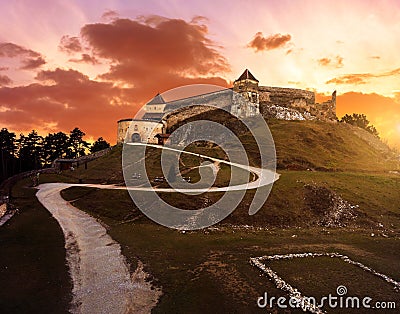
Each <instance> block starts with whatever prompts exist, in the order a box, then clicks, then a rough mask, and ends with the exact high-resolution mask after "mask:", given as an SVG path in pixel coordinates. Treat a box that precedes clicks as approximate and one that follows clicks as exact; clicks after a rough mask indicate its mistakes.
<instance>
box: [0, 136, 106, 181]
mask: <svg viewBox="0 0 400 314" xmlns="http://www.w3.org/2000/svg"><path fill="white" fill-rule="evenodd" d="M84 136H85V133H84V132H82V131H81V130H80V129H79V128H75V129H73V130H72V131H71V132H70V133H69V134H65V133H63V132H58V133H49V134H47V135H46V136H45V137H43V136H40V135H38V133H37V132H36V131H35V130H32V132H30V133H29V134H28V135H26V136H25V135H24V134H20V135H19V138H17V137H16V135H15V133H13V132H9V131H8V130H7V129H6V128H3V129H1V131H0V149H1V166H0V182H1V181H3V180H4V179H6V178H8V177H10V176H12V175H14V174H17V173H20V172H23V171H29V170H37V169H41V168H45V167H49V166H50V165H51V163H52V162H53V160H54V159H57V158H77V157H81V156H84V155H86V152H87V151H88V150H89V151H90V152H91V153H94V152H97V151H100V150H102V149H105V148H108V147H110V144H109V143H107V142H106V141H105V140H104V139H103V138H102V137H100V138H98V139H97V141H96V142H94V143H93V144H92V145H89V143H88V142H86V141H85V140H84V139H83V137H84Z"/></svg>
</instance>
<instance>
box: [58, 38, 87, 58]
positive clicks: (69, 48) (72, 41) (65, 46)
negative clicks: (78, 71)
mask: <svg viewBox="0 0 400 314" xmlns="http://www.w3.org/2000/svg"><path fill="white" fill-rule="evenodd" d="M58 49H60V50H61V51H64V52H66V53H68V54H71V53H76V52H81V51H82V45H81V42H80V40H79V38H78V37H70V36H68V35H65V36H63V37H61V40H60V44H59V45H58Z"/></svg>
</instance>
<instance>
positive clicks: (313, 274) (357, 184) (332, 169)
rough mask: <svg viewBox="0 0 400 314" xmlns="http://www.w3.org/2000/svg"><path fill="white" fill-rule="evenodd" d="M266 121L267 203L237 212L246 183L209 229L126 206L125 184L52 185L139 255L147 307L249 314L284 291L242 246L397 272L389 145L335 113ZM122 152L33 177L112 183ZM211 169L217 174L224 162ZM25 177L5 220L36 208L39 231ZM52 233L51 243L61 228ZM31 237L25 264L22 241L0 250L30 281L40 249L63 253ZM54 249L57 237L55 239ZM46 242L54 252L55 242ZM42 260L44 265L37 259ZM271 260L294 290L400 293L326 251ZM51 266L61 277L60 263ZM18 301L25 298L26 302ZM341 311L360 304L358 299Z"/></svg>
mask: <svg viewBox="0 0 400 314" xmlns="http://www.w3.org/2000/svg"><path fill="white" fill-rule="evenodd" d="M217 118H219V119H220V118H221V117H217ZM225 123H231V124H235V123H236V122H235V121H225ZM268 123H269V126H270V129H271V132H272V134H273V137H274V140H275V145H276V150H277V162H278V170H277V171H278V173H280V174H281V177H280V179H279V180H278V181H277V182H276V183H275V184H274V186H273V188H272V191H271V194H270V196H269V198H268V200H267V202H266V203H265V204H264V206H263V207H262V208H261V209H260V211H259V212H258V213H257V214H255V215H253V216H249V215H248V205H249V203H250V202H251V200H252V196H253V194H254V191H248V192H247V193H246V195H245V197H244V199H243V201H242V202H241V204H240V205H239V206H238V208H236V209H235V211H234V212H233V213H232V214H231V215H230V216H229V217H227V218H226V219H225V220H224V221H222V222H220V223H219V224H217V225H216V226H214V227H213V228H209V229H205V230H199V231H194V232H186V233H182V232H177V231H176V230H171V229H168V228H165V227H162V226H160V225H157V224H156V223H154V222H152V221H150V220H149V219H148V218H147V217H145V216H144V215H143V214H142V213H141V212H140V211H139V210H138V209H137V208H136V207H135V205H134V203H133V202H132V200H131V199H130V197H129V194H128V192H127V191H125V190H103V189H93V188H79V187H72V188H69V189H67V190H64V191H63V192H62V196H63V197H64V198H65V199H66V200H68V201H70V202H71V203H72V204H73V205H74V206H76V207H78V208H79V209H81V210H83V211H86V212H88V213H89V214H90V215H92V216H94V217H95V218H97V219H99V220H101V221H102V223H104V224H105V225H106V226H107V231H108V233H109V234H110V236H111V237H112V238H113V239H114V240H116V241H117V242H118V243H120V244H121V248H122V252H123V254H124V256H125V257H126V259H127V261H128V262H129V264H130V265H131V271H132V272H133V271H134V270H135V265H136V263H137V260H138V259H139V260H140V261H142V262H143V263H144V264H145V267H146V270H147V271H148V272H149V273H151V274H152V275H153V276H154V278H153V281H154V283H155V284H156V285H157V286H158V287H161V288H162V291H163V293H164V294H163V296H162V298H161V299H160V303H159V304H158V305H157V307H156V308H154V313H169V312H174V313H188V312H190V313H204V312H215V309H219V312H229V313H238V312H240V313H253V312H254V313H258V312H259V309H257V308H256V300H257V298H258V297H259V296H262V295H263V293H264V292H265V291H268V294H269V295H271V296H274V297H279V296H287V295H286V294H285V293H283V292H282V291H281V290H278V289H277V288H276V287H275V286H274V285H273V284H272V283H271V281H269V280H268V279H266V278H265V277H264V276H260V274H259V272H258V270H257V269H255V268H254V267H252V266H251V265H250V263H249V258H250V257H253V256H261V255H265V254H267V255H270V254H285V253H293V252H339V253H342V254H346V255H348V256H349V257H350V258H352V259H353V260H356V261H360V262H362V263H363V264H365V265H367V266H369V267H372V268H373V269H375V270H377V271H380V272H382V273H385V274H387V275H389V276H391V277H392V278H394V279H397V280H398V274H399V267H398V260H399V258H400V255H399V254H400V253H399V252H400V250H399V244H398V242H399V241H398V240H399V238H400V176H399V175H398V174H396V173H394V172H391V173H390V172H389V171H390V170H392V171H393V170H399V164H398V159H397V161H396V159H395V157H396V156H395V154H394V153H393V152H392V151H391V150H390V149H389V148H388V147H387V146H386V145H384V144H383V143H381V142H380V141H379V140H378V139H377V138H375V137H372V135H370V134H368V133H366V132H364V131H363V130H360V129H356V128H353V127H351V126H349V125H345V124H339V123H338V124H330V123H322V122H315V121H298V122H294V121H278V120H271V121H269V122H268ZM235 127H236V131H237V133H238V134H239V136H240V137H241V138H242V140H243V142H244V144H245V145H246V147H247V149H248V154H249V155H250V157H252V159H251V160H250V161H251V162H252V163H253V164H256V163H257V158H256V151H255V147H254V142H252V141H251V139H250V138H249V137H248V134H246V132H243V130H242V129H241V127H240V125H235ZM190 149H191V150H193V151H198V152H202V153H203V154H205V155H209V156H219V157H220V158H224V155H223V153H222V152H221V150H220V149H219V148H217V147H198V146H192V147H191V148H190ZM159 152H160V150H154V149H150V150H149V151H148V153H147V161H148V163H149V164H150V165H152V167H151V176H156V175H159V173H160V172H159V171H160V169H159V168H158V167H159V166H158V164H159ZM121 155H122V146H116V147H115V148H114V149H113V150H112V151H111V152H110V153H109V154H107V155H105V156H103V157H101V158H99V159H97V160H95V161H92V162H89V163H88V168H87V169H84V167H83V166H81V167H79V168H78V169H76V170H75V171H73V172H71V171H69V170H67V171H63V173H62V174H61V175H42V176H41V182H42V183H43V182H54V181H66V182H75V183H78V182H79V180H81V181H82V182H84V183H89V182H93V183H122V182H123V176H122V167H121ZM397 158H398V157H397ZM182 161H183V164H184V167H188V169H181V170H184V171H186V170H189V169H190V167H193V166H196V165H198V164H199V162H200V161H201V160H199V159H198V158H197V157H196V156H193V157H191V156H189V155H185V157H183V158H182ZM184 167H183V168H184ZM307 169H309V170H307ZM149 170H150V169H149ZM190 171H192V172H193V171H194V170H190ZM190 171H189V172H190ZM192 172H191V175H192V176H193V175H194V174H193V173H192ZM222 172H223V176H222V179H221V180H222V181H221V182H223V180H225V179H226V175H227V174H228V173H229V169H223V171H222ZM221 182H220V183H221ZM29 185H30V182H29V180H28V179H25V180H23V181H21V182H19V183H18V184H17V185H16V186H15V187H14V189H13V198H14V201H15V203H16V204H17V205H18V207H19V208H20V209H21V212H22V213H23V214H21V215H16V217H15V218H13V219H15V220H16V222H20V221H22V220H23V219H27V218H26V217H28V218H29V219H33V218H35V219H36V220H34V222H35V224H36V222H39V223H40V226H41V228H40V229H41V230H40V231H41V232H42V233H43V235H45V232H44V231H43V230H46V226H47V225H48V224H50V223H49V222H48V221H46V215H47V216H49V215H48V213H47V211H46V210H45V209H44V208H42V207H41V206H40V204H39V203H38V202H37V200H36V198H35V197H34V195H33V194H34V191H32V189H30V188H29ZM161 197H162V198H163V199H164V200H166V201H168V202H171V203H173V204H174V205H176V206H178V207H180V208H183V209H198V208H200V207H201V206H203V205H204V204H210V203H212V202H214V201H216V200H217V199H218V198H219V197H220V195H219V194H215V193H207V194H203V195H199V196H193V197H192V196H191V197H187V196H184V195H181V194H179V193H170V194H168V195H167V194H161ZM40 211H42V213H43V212H44V213H46V215H43V217H41V216H40V215H38V214H37V213H38V212H40ZM38 217H39V218H41V219H40V221H37V219H38ZM47 219H48V220H51V218H47ZM52 223H53V224H54V223H55V222H54V221H52ZM10 226H12V224H10ZM10 226H6V227H7V230H6V232H9V231H10V230H9V229H10ZM15 226H16V228H15V229H16V230H14V232H13V233H12V234H11V236H12V237H15V239H16V240H15V241H22V240H20V238H22V239H25V238H26V235H25V234H24V230H25V229H24V228H26V227H24V228H19V229H18V230H17V227H20V225H18V224H16V225H15ZM53 227H54V226H53ZM31 229H33V228H31ZM28 230H29V231H30V232H36V233H38V232H37V231H35V230H30V229H28ZM48 230H50V231H51V229H49V228H48ZM11 231H12V230H11ZM6 232H4V233H3V234H2V233H1V232H0V242H1V241H3V243H6V241H5V240H4V239H6V240H7V241H8V238H4V237H5V235H6ZM2 236H3V238H2ZM52 236H53V237H56V236H57V239H58V241H59V242H62V236H61V231H60V230H58V233H57V232H53V233H52ZM29 238H31V236H30V237H29ZM48 239H52V238H51V237H48ZM24 241H25V240H24ZM30 246H31V248H32V254H31V255H32V256H31V257H32V258H31V259H30V260H29V263H30V265H33V266H32V267H30V268H27V267H26V266H25V264H24V263H25V261H26V260H27V258H26V257H23V256H22V253H21V252H22V251H21V252H20V251H19V250H18V251H17V252H13V250H12V249H9V250H8V251H7V254H8V255H9V257H8V259H7V261H8V260H13V261H14V262H13V263H14V264H15V265H14V268H15V269H18V267H20V268H21V269H26V271H25V272H22V274H24V275H25V273H27V272H28V271H29V277H30V280H32V279H31V278H32V277H35V276H36V277H37V278H42V277H39V276H43V275H42V274H41V273H40V271H39V270H41V269H43V265H44V264H43V261H44V260H45V262H46V263H47V264H49V263H50V264H51V265H53V266H54V267H61V266H62V265H64V264H63V263H64V260H63V258H62V256H61V258H60V256H58V255H57V257H53V256H52V255H49V254H47V255H46V258H45V259H43V258H42V257H43V256H42V255H41V253H40V252H41V251H40V250H39V249H40V248H42V247H46V245H45V241H44V240H43V241H42V239H40V241H36V242H35V243H30ZM10 247H11V246H10ZM36 248H39V249H36ZM58 248H63V245H62V243H61V244H59V245H58ZM36 252H39V253H36ZM54 252H56V253H57V254H60V252H58V251H56V250H55V249H54ZM56 253H54V254H56ZM47 264H46V265H44V266H46V267H48V266H47ZM64 266H65V265H64ZM272 267H273V268H274V269H275V270H277V271H278V273H279V274H280V275H281V276H282V277H283V278H285V279H286V280H288V281H289V282H290V283H293V284H294V285H295V286H296V288H298V289H299V290H300V291H305V292H306V293H308V294H310V295H313V296H317V297H320V296H322V295H327V294H328V293H332V294H334V293H335V291H336V287H337V286H338V285H339V284H341V285H345V286H346V287H348V289H349V291H350V294H351V295H353V294H354V293H359V294H360V295H363V296H365V295H368V296H371V297H373V298H374V300H393V301H396V302H400V299H399V296H398V293H396V292H394V291H393V287H392V286H391V285H389V284H387V283H386V282H384V281H382V280H381V279H380V278H378V277H376V276H372V275H371V276H368V274H367V275H366V273H365V272H363V271H360V270H359V269H354V267H353V266H352V265H347V264H345V263H341V262H340V261H337V260H334V259H331V258H329V259H318V258H316V259H313V260H311V261H310V260H304V259H293V260H290V261H285V262H277V263H274V264H273V265H272ZM44 269H46V268H44ZM49 269H51V268H49ZM17 271H18V270H17ZM58 271H59V272H60V273H62V274H63V276H64V277H66V271H65V270H63V271H60V270H58ZM3 272H5V271H4V270H3ZM12 275H13V273H12V272H9V274H8V275H7V276H3V278H5V279H8V278H10V279H9V280H11V278H12ZM26 276H27V275H26ZM0 277H1V276H0ZM36 277H35V278H36ZM333 277H334V278H333ZM50 279H53V278H50ZM50 279H49V280H47V278H46V279H45V280H43V286H50V287H52V286H53V285H55V284H54V283H53V281H51V280H50ZM64 280H65V278H64ZM3 282H4V281H3ZM3 282H1V283H3ZM48 282H50V284H48ZM38 285H39V283H38ZM371 287H373V289H371ZM28 288H29V287H28ZM28 288H26V289H25V290H26V291H23V292H24V294H22V295H23V296H25V295H27V294H28V292H29V293H30V294H31V295H32V297H31V299H34V298H37V296H36V291H38V290H40V288H38V287H37V286H35V287H31V288H30V289H28ZM64 288H65V287H64ZM67 288H68V287H67ZM18 289H20V288H18ZM18 289H17V288H13V290H10V291H11V292H10V293H8V290H4V291H5V292H7V293H4V292H3V293H0V299H2V300H6V301H8V300H15V299H16V298H18V295H19V293H20V292H19V291H18ZM53 290H54V292H51V291H50V292H49V291H45V290H44V289H43V291H44V292H43V294H44V295H45V296H46V297H48V298H57V299H58V298H59V297H60V296H59V294H61V293H60V291H56V290H55V289H53ZM16 291H17V292H16ZM64 294H66V292H64ZM69 297H70V295H69V296H68V297H66V300H67V301H68V298H69ZM42 299H43V298H42ZM14 302H15V303H18V304H20V303H21V302H22V301H21V300H18V302H17V301H14ZM32 302H33V301H32ZM0 303H1V302H0ZM22 303H23V302H22ZM64 303H65V302H64ZM398 304H400V303H398ZM29 306H30V303H29V304H28V305H26V306H25V308H26V307H29ZM53 306H56V305H53ZM58 307H59V308H57V310H58V311H57V312H62V310H61V309H62V308H63V309H66V308H67V306H66V305H63V304H61V303H60V304H59V305H58ZM274 310H277V309H272V311H274ZM325 310H327V311H328V312H331V310H330V309H325ZM277 311H278V310H277ZM299 312H302V311H299ZM352 312H354V313H364V312H363V309H360V310H354V311H352ZM333 313H334V311H333Z"/></svg>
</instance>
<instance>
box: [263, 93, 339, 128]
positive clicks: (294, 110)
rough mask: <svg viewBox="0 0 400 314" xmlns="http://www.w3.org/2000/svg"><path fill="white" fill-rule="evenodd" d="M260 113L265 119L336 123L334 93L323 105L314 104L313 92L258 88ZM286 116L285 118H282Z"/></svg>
mask: <svg viewBox="0 0 400 314" xmlns="http://www.w3.org/2000/svg"><path fill="white" fill-rule="evenodd" d="M259 94H260V96H259V97H260V112H261V114H263V116H265V117H275V118H278V119H285V120H312V119H318V120H323V121H332V122H333V121H336V119H337V118H336V91H334V92H333V94H332V98H331V99H330V100H328V101H326V102H323V103H321V104H320V103H316V102H315V93H314V92H313V91H308V90H302V89H297V88H283V87H270V86H259ZM285 116H286V118H284V117H285Z"/></svg>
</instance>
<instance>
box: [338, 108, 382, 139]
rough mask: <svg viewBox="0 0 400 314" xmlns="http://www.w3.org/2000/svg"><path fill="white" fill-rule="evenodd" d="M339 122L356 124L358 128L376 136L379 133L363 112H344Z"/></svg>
mask: <svg viewBox="0 0 400 314" xmlns="http://www.w3.org/2000/svg"><path fill="white" fill-rule="evenodd" d="M340 122H346V123H348V124H351V125H355V126H358V127H359V128H362V129H364V130H366V131H368V132H369V133H371V134H373V135H375V136H378V137H379V133H378V131H377V130H376V128H375V127H374V126H373V125H371V124H370V123H369V120H368V119H367V116H366V115H365V114H359V113H353V114H352V115H348V114H345V115H344V116H343V117H342V119H341V120H340Z"/></svg>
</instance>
